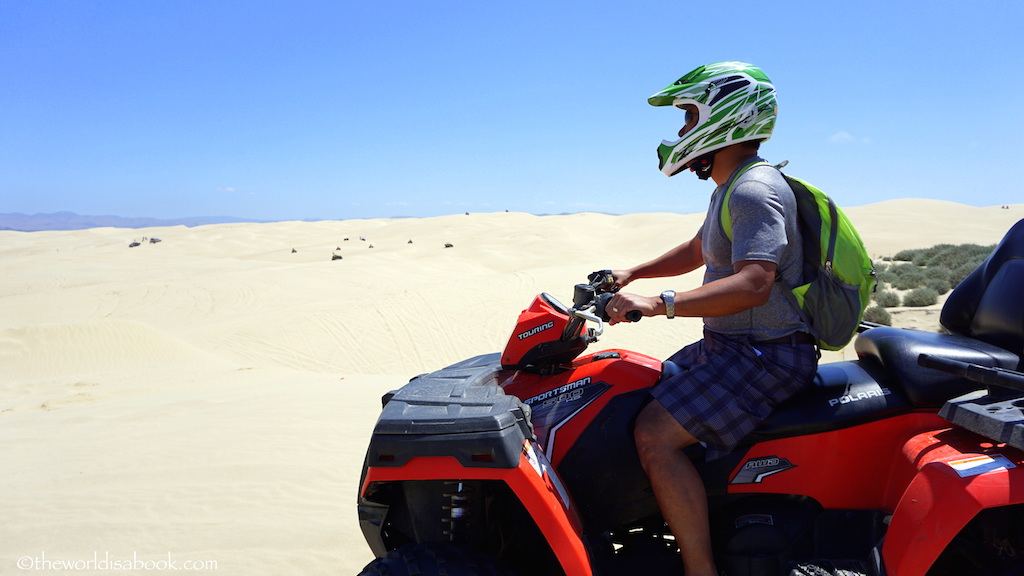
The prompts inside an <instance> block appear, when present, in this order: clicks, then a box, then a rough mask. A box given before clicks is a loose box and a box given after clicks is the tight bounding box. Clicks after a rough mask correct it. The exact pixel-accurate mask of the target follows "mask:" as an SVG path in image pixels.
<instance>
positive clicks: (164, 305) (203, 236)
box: [0, 200, 1024, 575]
mask: <svg viewBox="0 0 1024 576" xmlns="http://www.w3.org/2000/svg"><path fill="white" fill-rule="evenodd" d="M846 211H847V213H848V214H849V215H850V217H851V219H853V220H854V222H855V223H856V224H857V225H858V228H859V229H860V232H861V234H862V236H863V237H864V240H865V242H866V243H867V244H868V247H869V250H870V251H871V252H872V254H874V255H877V256H883V255H891V254H894V253H895V252H897V251H899V250H902V249H906V248H919V247H926V246H931V245H934V244H937V243H940V242H948V243H967V242H973V243H978V244H990V243H994V242H996V241H998V240H999V238H1001V237H1002V235H1003V233H1004V232H1005V231H1006V230H1007V229H1008V228H1009V226H1010V225H1011V224H1012V223H1013V222H1015V221H1016V220H1018V219H1020V218H1021V217H1024V205H1015V206H1012V207H1011V209H1009V210H1007V209H1001V208H999V207H991V208H974V207H968V206H964V205H960V204H953V203H946V202H935V201H925V200H894V201H890V202H884V203H880V204H875V205H870V206H861V207H853V208H849V209H847V210H846ZM702 219H703V215H700V214H696V215H677V214H637V215H628V216H607V215H600V214H576V215H568V216H545V217H540V216H532V215H528V214H518V213H495V214H472V215H468V216H467V215H457V216H447V217H440V218H428V219H378V220H353V221H332V222H313V223H306V222H282V223H272V224H222V225H211V226H201V227H196V228H185V227H180V226H178V227H165V228H148V229H132V230H129V229H116V228H96V229H90V230H79V231H61V232H32V233H19V232H0V261H2V262H3V265H4V270H5V276H4V281H3V282H2V283H0V456H2V461H3V462H5V463H6V464H7V465H8V467H9V469H8V471H7V473H5V474H4V475H3V476H2V479H0V493H2V494H3V495H4V498H5V500H4V505H3V507H2V510H3V511H2V512H0V520H2V522H0V573H12V572H13V571H14V570H15V565H16V563H17V562H18V560H19V559H20V558H22V557H29V561H30V562H31V561H33V560H35V561H40V560H41V557H43V556H45V559H46V560H50V561H51V562H52V561H55V560H67V561H81V562H84V561H89V560H92V559H94V554H98V557H99V559H101V560H102V559H103V558H104V555H105V554H107V555H108V556H107V557H108V558H117V559H124V558H128V559H129V560H130V559H132V558H133V555H134V557H135V558H137V559H140V560H151V561H154V562H155V561H158V560H161V559H164V560H166V559H167V554H168V553H169V554H171V556H172V558H173V559H176V560H179V561H185V560H212V561H216V562H217V568H218V569H217V571H218V572H219V573H224V574H243V573H244V574H282V573H302V574H310V575H312V574H354V573H356V572H358V570H359V569H360V568H361V567H362V566H363V565H364V564H365V563H366V562H367V561H368V560H369V559H370V553H369V551H368V550H367V548H366V546H365V544H364V543H363V541H362V538H361V535H360V533H359V530H358V526H357V523H356V515H355V505H354V503H355V491H356V484H357V482H358V476H359V471H360V467H361V461H362V457H363V450H364V449H365V442H366V437H367V435H368V433H369V431H370V430H371V428H372V425H373V422H374V420H375V418H376V414H377V411H378V410H379V398H380V395H381V394H382V393H384V392H385V391H387V390H389V389H392V388H395V387H398V386H400V385H401V384H402V383H404V382H405V381H406V380H408V379H409V378H410V377H411V376H414V375H416V374H418V373H421V372H424V371H428V370H433V369H436V368H439V367H441V366H444V365H447V364H450V363H452V362H455V361H457V360H460V359H462V358H465V357H468V356H472V355H476V354H482V353H488V352H494V351H498V350H499V349H500V348H501V347H502V346H503V344H504V342H505V340H506V339H507V337H508V335H509V333H510V331H511V329H512V326H513V323H514V321H515V318H516V316H517V314H518V313H519V311H520V310H521V309H522V308H524V307H525V306H526V305H527V304H528V303H529V301H530V299H531V298H532V297H533V296H534V295H535V294H537V293H538V292H541V291H547V292H550V293H551V294H553V295H554V296H555V297H557V298H560V299H563V300H564V301H569V300H570V299H571V288H572V285H573V284H575V283H577V282H580V281H582V280H584V279H585V277H586V274H587V273H588V272H590V271H592V270H596V269H600V268H609V267H621V266H628V265H631V264H634V263H636V262H638V261H640V260H645V259H649V258H651V257H653V256H655V255H657V254H659V253H661V252H663V251H664V250H667V249H668V248H670V247H672V246H673V245H674V244H675V243H677V242H679V241H680V240H681V239H682V238H685V237H687V236H689V235H692V234H693V232H694V231H695V230H696V228H697V226H699V224H700V222H701V221H702ZM143 238H146V239H148V238H160V239H161V242H159V243H149V242H147V241H143ZM361 238H362V239H361ZM346 239H347V240H346ZM410 240H412V243H410V242H409V241H410ZM132 241H139V242H140V245H139V246H136V247H133V248H129V243H130V242H132ZM371 244H372V246H373V247H372V248H371V247H370V245H371ZM445 244H451V245H452V247H451V248H445V247H444V246H445ZM332 254H337V255H339V256H341V257H342V259H340V260H332V259H331V257H332ZM697 282H699V279H684V280H679V281H674V282H673V283H672V284H671V285H666V284H665V281H643V282H638V283H636V284H635V285H634V286H633V288H634V289H635V290H636V291H640V292H650V293H655V292H658V291H660V290H661V289H662V288H666V287H674V288H676V289H683V288H686V287H689V286H694V285H696V283H697ZM929 314H930V315H931V317H930V319H929ZM935 314H936V309H932V310H930V311H929V310H924V311H915V312H913V313H910V312H908V313H907V315H906V321H907V323H908V324H911V325H919V326H921V327H924V328H928V327H929V326H931V325H933V324H934V322H935V319H934V316H935ZM699 333H700V322H699V321H697V320H689V319H680V320H677V321H673V322H665V321H658V320H655V319H650V320H646V321H644V322H640V323H637V324H635V325H618V326H615V327H614V328H611V329H609V330H608V331H607V332H606V336H605V337H604V338H603V339H602V342H601V345H602V346H606V347H613V346H615V347H626V348H633V349H637V350H641V351H644V352H646V353H649V354H652V355H655V356H666V355H668V354H670V353H671V352H673V351H674V350H675V349H677V348H678V347H679V346H680V345H681V344H683V343H685V342H687V341H690V340H693V339H695V338H697V337H698V335H699ZM842 356H843V354H842V353H840V354H837V355H832V356H830V358H836V357H842ZM51 567H52V566H51ZM36 572H39V573H56V572H59V570H55V569H52V570H49V571H47V570H37V571H36ZM108 572H109V571H104V570H99V569H97V570H92V571H89V570H79V571H76V573H82V574H92V573H95V574H100V573H108Z"/></svg>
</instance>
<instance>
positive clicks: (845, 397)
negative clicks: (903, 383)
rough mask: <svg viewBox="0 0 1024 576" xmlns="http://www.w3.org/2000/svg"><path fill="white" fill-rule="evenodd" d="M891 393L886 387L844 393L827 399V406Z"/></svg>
mask: <svg viewBox="0 0 1024 576" xmlns="http://www.w3.org/2000/svg"><path fill="white" fill-rule="evenodd" d="M889 394H892V392H890V391H889V389H888V388H881V387H879V388H876V389H874V390H868V391H867V392H857V393H856V394H845V395H843V396H840V397H838V398H832V399H831V400H829V401H828V405H829V407H832V406H838V405H840V404H849V403H851V402H860V401H861V400H867V399H868V398H881V397H883V396H888V395H889Z"/></svg>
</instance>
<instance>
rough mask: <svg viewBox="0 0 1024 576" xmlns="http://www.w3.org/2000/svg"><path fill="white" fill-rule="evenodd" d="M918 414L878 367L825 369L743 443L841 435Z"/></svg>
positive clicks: (834, 366) (853, 365) (854, 365)
mask: <svg viewBox="0 0 1024 576" xmlns="http://www.w3.org/2000/svg"><path fill="white" fill-rule="evenodd" d="M912 409H913V407H912V406H911V404H910V403H909V402H908V401H907V400H906V399H905V398H904V397H903V395H902V394H901V393H899V391H895V390H893V389H892V388H891V387H890V386H889V384H888V381H887V380H886V376H885V372H884V370H882V369H881V367H879V366H877V365H876V364H874V363H871V362H862V361H854V362H835V363H830V364H822V365H820V366H818V372H817V374H815V376H814V381H813V383H812V384H811V386H809V387H808V388H806V389H805V390H802V391H800V392H798V393H797V394H796V395H794V396H793V397H792V398H790V399H788V400H786V401H785V402H783V403H781V404H779V406H778V407H777V408H776V409H775V411H773V412H772V413H771V415H770V416H768V418H767V419H766V420H765V421H764V422H762V423H761V425H760V426H758V428H757V429H756V430H754V431H753V432H751V433H750V434H748V435H747V437H746V438H744V439H743V442H742V444H744V445H747V444H753V443H755V442H764V441H766V440H773V439H776V438H787V437H789V436H799V435H803V434H817V433H820V432H829V431H831V430H839V429H842V428H848V427H850V426H856V425H858V424H864V423H867V422H872V421H875V420H881V419H883V418H889V417H891V416H896V415H898V414H903V413H906V412H910V411H911V410H912Z"/></svg>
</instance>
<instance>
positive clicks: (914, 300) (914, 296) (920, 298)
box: [903, 288, 939, 307]
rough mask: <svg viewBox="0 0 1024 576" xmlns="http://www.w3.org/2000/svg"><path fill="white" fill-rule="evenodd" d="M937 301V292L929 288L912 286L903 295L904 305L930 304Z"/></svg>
mask: <svg viewBox="0 0 1024 576" xmlns="http://www.w3.org/2000/svg"><path fill="white" fill-rule="evenodd" d="M938 301H939V293H938V292H936V291H935V290H933V289H931V288H914V289H913V290H911V291H910V292H907V294H906V295H905V296H903V305H904V306H914V307H919V306H931V305H932V304H935V303H936V302H938Z"/></svg>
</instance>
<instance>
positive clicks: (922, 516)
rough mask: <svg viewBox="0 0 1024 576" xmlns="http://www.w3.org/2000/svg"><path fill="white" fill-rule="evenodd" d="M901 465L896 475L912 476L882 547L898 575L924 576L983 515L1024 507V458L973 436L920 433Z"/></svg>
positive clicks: (953, 430)
mask: <svg viewBox="0 0 1024 576" xmlns="http://www.w3.org/2000/svg"><path fill="white" fill-rule="evenodd" d="M899 462H900V463H901V464H902V465H903V467H904V468H905V470H902V471H897V472H898V473H900V474H907V473H908V472H910V473H913V477H912V479H910V480H909V483H908V484H909V485H907V487H906V490H905V491H904V493H903V494H902V496H901V498H900V499H899V502H898V504H897V505H896V506H895V510H894V513H893V518H892V523H891V524H890V525H889V530H888V533H887V534H886V538H885V544H884V546H883V547H882V558H883V559H884V561H885V567H886V571H887V572H888V573H889V574H892V575H893V576H922V575H923V574H925V573H926V572H927V571H928V568H929V567H930V566H931V565H932V563H933V562H934V561H935V559H936V558H938V556H939V554H940V553H941V552H942V551H943V550H944V549H945V547H946V545H947V544H949V541H950V539H951V538H952V537H953V536H955V535H956V534H957V533H958V532H959V531H960V530H961V529H962V528H963V527H964V526H966V525H967V523H968V522H970V521H971V519H972V518H974V516H975V515H976V514H977V513H978V512H980V511H982V510H984V509H986V508H994V507H999V506H1009V505H1014V504H1021V503H1024V453H1022V452H1021V451H1019V450H1016V449H1014V448H1010V447H1007V446H1006V445H995V444H993V442H992V441H991V440H989V439H987V438H984V437H981V436H978V435H976V434H973V433H971V432H967V431H964V430H961V429H957V428H950V429H944V430H936V431H930V432H924V433H921V434H918V435H916V436H914V437H913V438H911V439H910V440H909V441H908V442H906V444H905V445H904V449H903V453H902V457H900V458H899ZM979 464H980V465H979ZM957 468H960V470H959V471H958V470H957ZM900 485H901V486H902V485H904V484H902V483H901V484H900ZM922 527H926V529H923V530H922Z"/></svg>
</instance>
